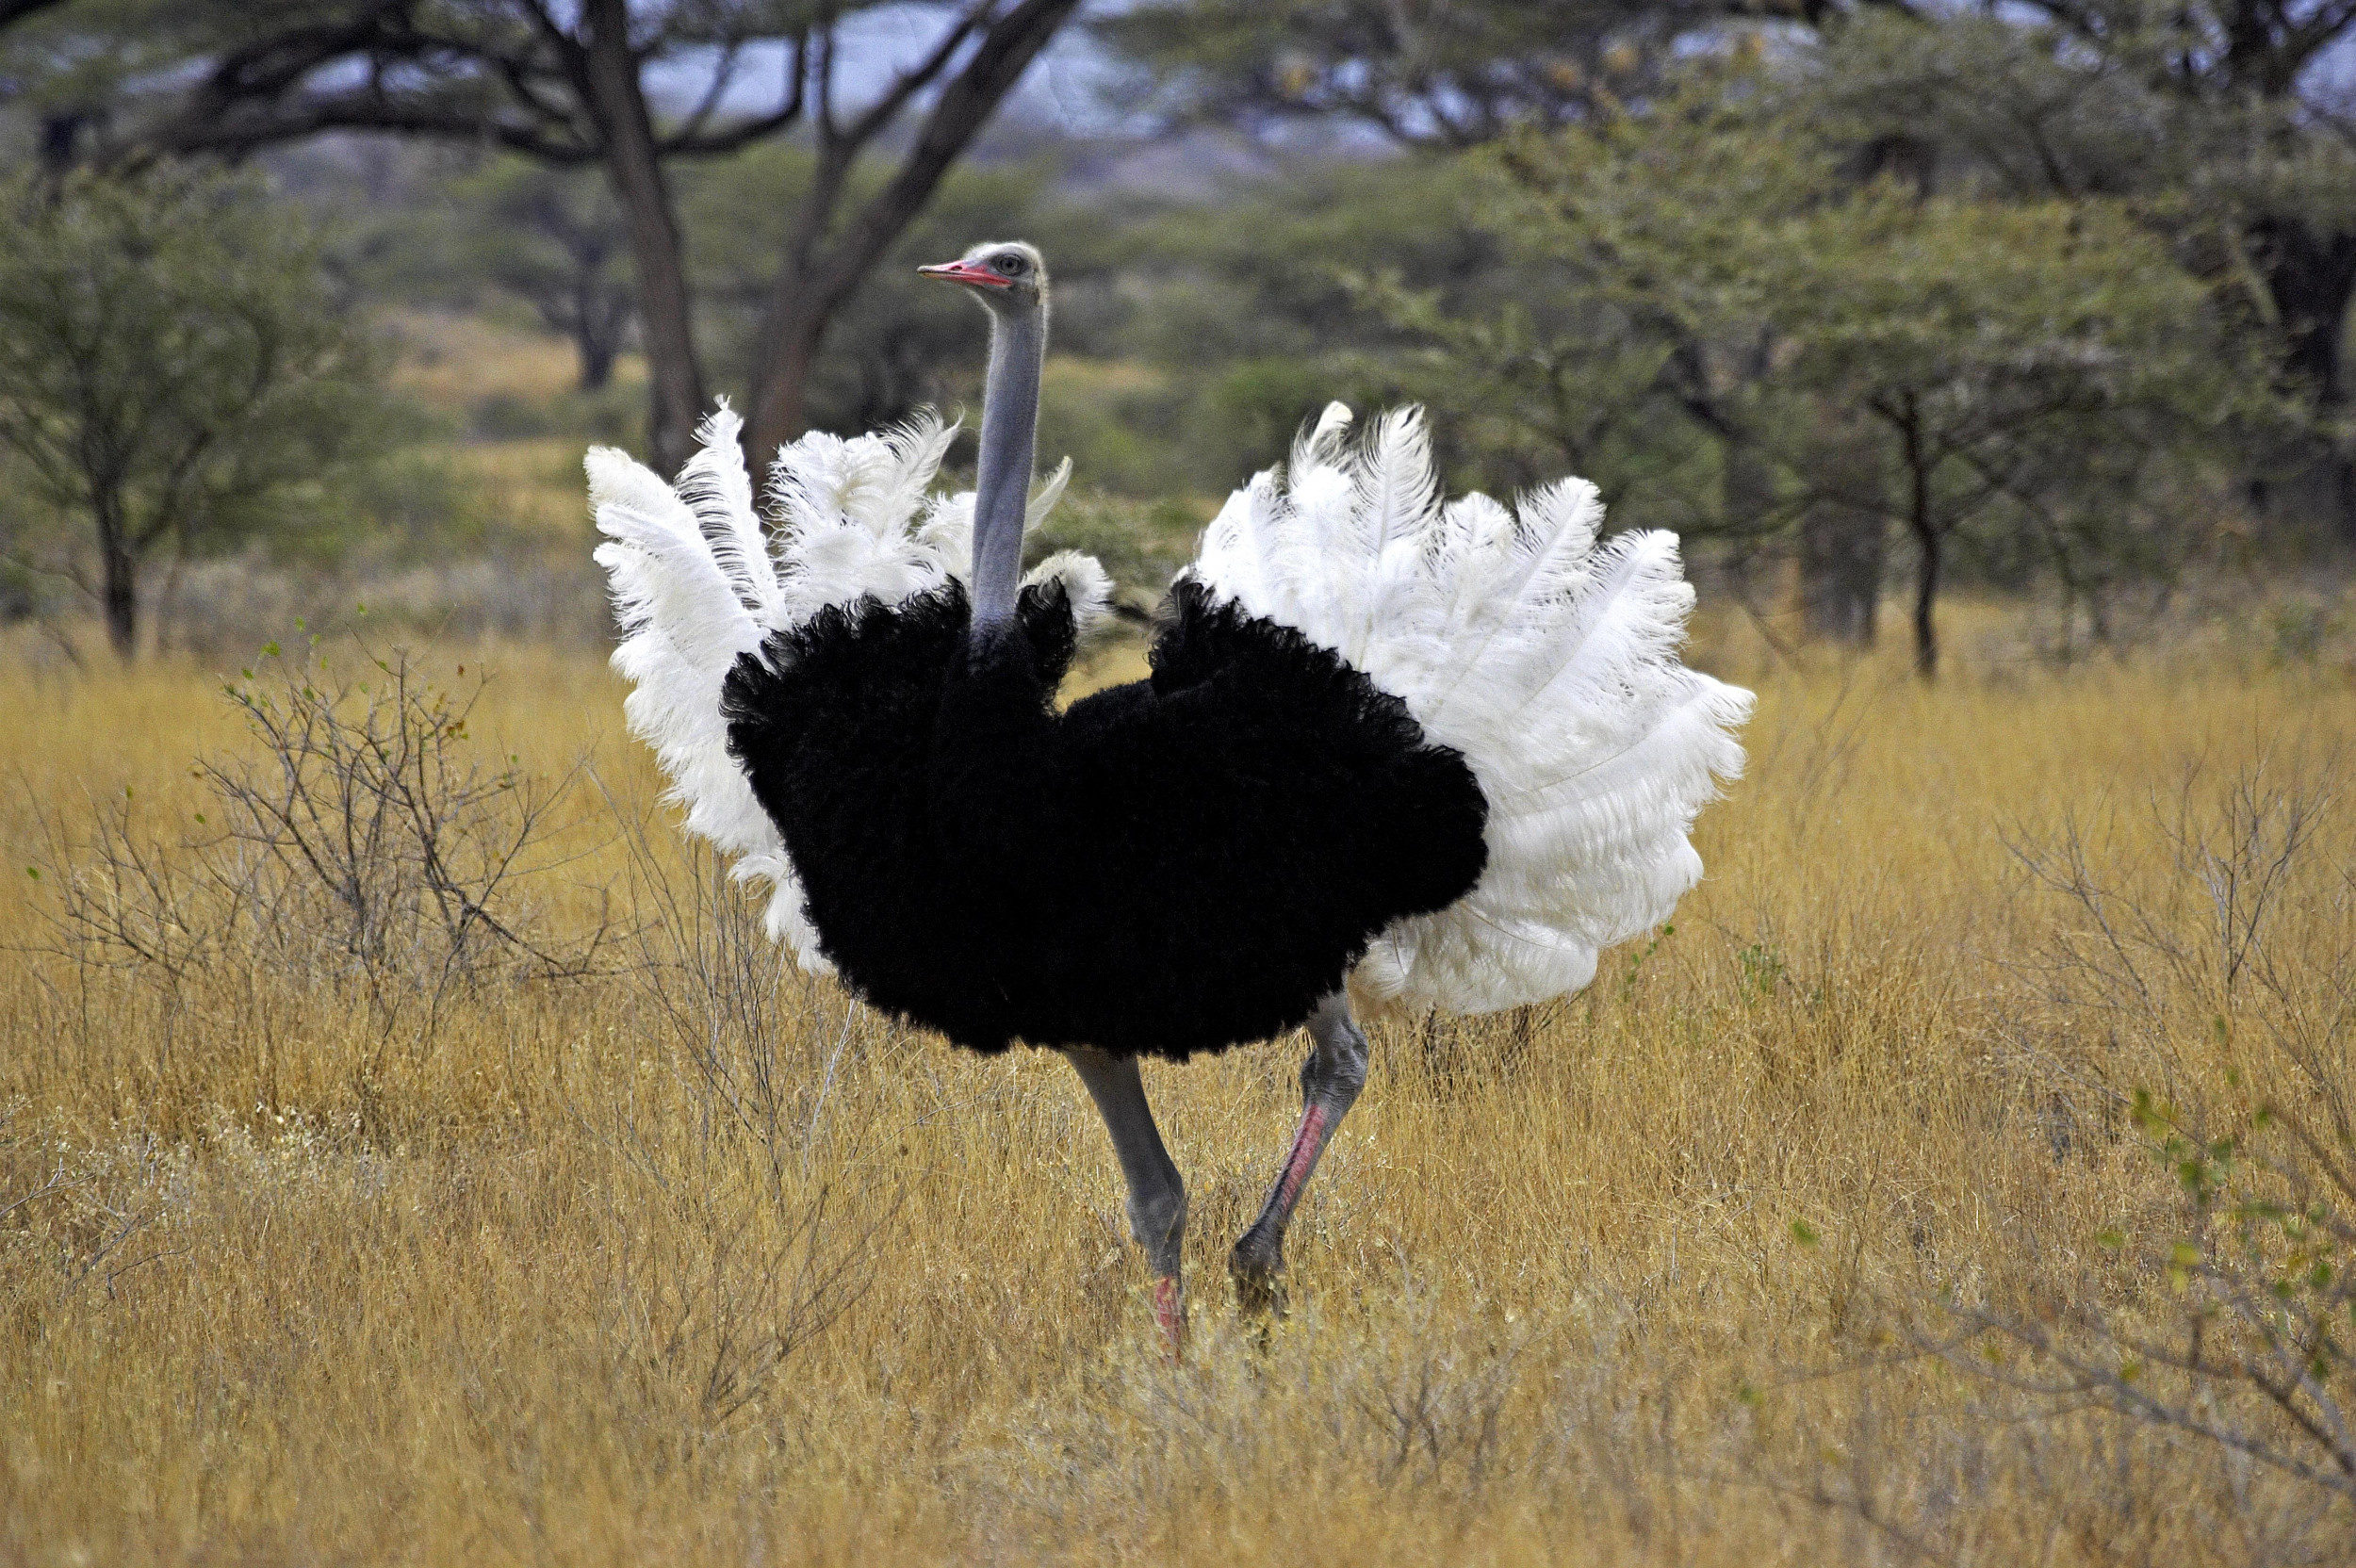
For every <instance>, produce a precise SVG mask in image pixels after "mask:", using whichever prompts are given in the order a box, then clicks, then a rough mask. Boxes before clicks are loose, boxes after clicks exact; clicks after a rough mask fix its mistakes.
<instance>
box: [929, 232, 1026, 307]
mask: <svg viewBox="0 0 2356 1568" xmlns="http://www.w3.org/2000/svg"><path fill="white" fill-rule="evenodd" d="M917 272H918V273H919V274H920V275H922V276H924V277H927V278H938V279H939V280H940V281H941V282H942V283H954V284H961V285H963V286H964V287H965V289H966V291H967V292H969V293H971V294H972V295H973V298H975V299H976V300H978V301H980V302H982V304H983V305H984V306H985V307H986V308H987V309H988V310H989V311H990V315H991V316H993V317H996V318H1000V319H1004V318H1005V317H1007V316H1009V315H1030V314H1032V313H1038V314H1041V315H1044V314H1045V312H1046V310H1047V263H1046V262H1044V261H1042V260H1041V259H1039V252H1038V250H1037V249H1035V248H1034V247H1032V246H1029V245H1025V244H1024V243H1023V241H1021V240H1019V239H1004V240H1002V239H991V240H985V241H984V242H982V243H981V244H979V245H976V246H974V247H973V249H972V250H970V251H968V252H966V253H965V254H964V255H962V256H960V257H958V258H957V260H956V261H952V262H945V263H943V264H942V265H941V266H939V267H920V268H918V269H917Z"/></svg>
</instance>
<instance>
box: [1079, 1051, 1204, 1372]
mask: <svg viewBox="0 0 2356 1568" xmlns="http://www.w3.org/2000/svg"><path fill="white" fill-rule="evenodd" d="M1064 1055H1065V1057H1066V1058H1067V1059H1069V1060H1070V1061H1071V1063H1072V1067H1073V1068H1075V1069H1076V1070H1078V1071H1079V1074H1080V1082H1081V1083H1083V1084H1086V1085H1087V1086H1088V1098H1089V1099H1091V1100H1093V1101H1095V1102H1096V1109H1097V1113H1098V1114H1099V1115H1101V1116H1102V1117H1104V1130H1105V1131H1106V1132H1108V1133H1110V1134H1111V1135H1112V1137H1113V1153H1114V1154H1115V1155H1116V1156H1117V1157H1118V1158H1119V1159H1120V1161H1121V1176H1122V1177H1123V1178H1124V1179H1125V1180H1126V1181H1127V1182H1128V1184H1129V1233H1130V1234H1131V1235H1132V1236H1135V1237H1136V1238H1137V1245H1138V1246H1140V1247H1142V1248H1144V1249H1145V1259H1146V1262H1147V1263H1148V1264H1149V1265H1151V1266H1152V1267H1153V1322H1154V1324H1155V1326H1156V1327H1158V1328H1159V1329H1160V1330H1161V1331H1162V1337H1163V1339H1164V1340H1165V1341H1166V1342H1167V1343H1168V1344H1169V1346H1170V1356H1171V1358H1172V1359H1175V1358H1176V1357H1177V1356H1178V1354H1179V1352H1180V1351H1181V1350H1182V1349H1183V1348H1185V1345H1186V1292H1185V1288H1184V1286H1183V1285H1182V1283H1181V1282H1180V1280H1179V1274H1178V1265H1179V1258H1180V1254H1181V1253H1182V1252H1183V1251H1184V1250H1185V1242H1186V1183H1185V1182H1184V1181H1182V1180H1180V1178H1179V1175H1178V1167H1177V1166H1176V1165H1175V1164H1173V1163H1172V1162H1171V1160H1170V1151H1169V1150H1167V1149H1165V1148H1163V1147H1162V1135H1161V1131H1160V1129H1158V1128H1156V1127H1155V1126H1154V1125H1153V1109H1152V1107H1150V1106H1148V1105H1147V1104H1146V1103H1145V1084H1144V1082H1143V1081H1142V1080H1141V1079H1140V1078H1138V1076H1137V1058H1136V1057H1134V1056H1108V1055H1106V1054H1104V1052H1102V1051H1094V1050H1088V1049H1085V1048H1084V1049H1079V1050H1073V1051H1067V1052H1065V1053H1064Z"/></svg>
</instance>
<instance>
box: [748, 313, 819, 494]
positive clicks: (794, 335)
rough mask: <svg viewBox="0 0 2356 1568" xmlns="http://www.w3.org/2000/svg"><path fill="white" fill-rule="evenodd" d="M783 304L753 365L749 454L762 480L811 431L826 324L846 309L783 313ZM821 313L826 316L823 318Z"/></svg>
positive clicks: (768, 320)
mask: <svg viewBox="0 0 2356 1568" xmlns="http://www.w3.org/2000/svg"><path fill="white" fill-rule="evenodd" d="M780 292H782V291H780ZM780 304H781V302H778V301H773V302H772V303H771V306H770V309H769V310H768V312H767V313H766V314H765V315H764V316H763V317H762V319H761V335H760V336H759V337H758V338H757V339H756V340H755V343H756V353H757V354H758V356H759V357H758V358H757V359H756V360H755V361H754V365H753V412H752V417H751V418H750V419H748V420H746V421H745V424H744V454H745V458H746V460H747V461H748V462H749V463H750V465H751V466H752V471H753V472H754V473H755V474H759V475H766V474H767V473H768V472H769V465H770V464H772V463H774V462H776V461H777V449H778V448H779V447H782V446H784V445H785V444H786V443H787V442H789V441H791V440H793V439H794V437H795V436H797V435H799V434H801V433H802V432H803V431H804V430H806V429H808V428H809V415H808V409H809V398H810V372H811V370H813V369H814V368H816V367H817V362H818V349H819V345H820V344H821V343H823V342H824V341H825V339H826V323H827V321H828V320H830V319H833V316H834V313H835V311H836V310H837V309H839V308H840V306H839V304H837V303H835V302H823V303H822V302H819V301H817V300H815V299H809V300H805V301H803V302H797V303H796V304H793V305H785V306H784V307H783V308H780ZM819 310H823V311H824V312H825V314H824V315H819V314H817V312H818V311H819Z"/></svg>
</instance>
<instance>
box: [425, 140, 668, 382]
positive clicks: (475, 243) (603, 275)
mask: <svg viewBox="0 0 2356 1568" xmlns="http://www.w3.org/2000/svg"><path fill="white" fill-rule="evenodd" d="M457 194H458V199H459V212H460V216H459V220H458V221H460V222H461V223H463V224H465V225H466V231H467V232H466V237H465V239H464V243H465V244H466V249H467V250H468V251H469V252H471V253H472V256H473V259H474V261H475V263H476V265H478V266H479V267H480V269H481V270H482V272H483V275H485V276H488V277H489V278H490V279H491V280H492V281H493V282H494V283H496V284H498V285H499V286H500V287H501V288H503V289H506V290H507V291H508V292H509V293H511V294H514V295H515V296H516V297H517V298H519V299H521V300H522V301H523V302H525V303H527V304H529V305H531V306H532V309H533V310H534V311H536V312H538V313H539V317H540V319H541V321H542V323H543V324H545V325H546V326H547V327H548V330H549V331H550V332H557V333H562V334H564V335H565V336H566V337H569V338H571V339H572V341H573V348H574V351H575V352H576V353H577V355H578V356H579V359H580V363H581V390H583V391H585V392H595V391H597V389H598V388H600V387H602V386H604V385H605V384H606V383H607V382H609V381H611V380H612V379H613V376H614V360H615V358H616V357H617V356H619V354H620V353H621V351H622V344H623V339H624V337H625V336H626V335H627V334H628V333H629V331H630V321H631V319H632V317H633V316H634V315H635V313H636V309H637V290H636V289H635V288H634V287H633V286H632V281H631V278H630V270H629V266H628V252H629V237H628V236H627V235H626V234H625V232H624V229H623V224H622V218H621V212H620V210H619V209H618V208H617V207H616V206H615V205H614V197H613V192H612V191H611V190H610V189H608V188H605V187H604V185H603V184H602V183H601V182H598V181H597V180H596V179H595V178H594V177H593V176H591V175H589V174H588V173H586V172H583V171H580V170H570V169H553V168H549V167H548V166H547V165H545V164H532V163H526V162H521V161H517V160H507V159H502V160H500V161H499V162H498V163H496V164H494V165H492V166H491V167H490V168H487V169H484V170H483V171H482V172H479V173H477V174H475V175H473V176H472V177H470V178H468V179H467V180H466V181H465V182H463V183H462V185H461V186H460V188H459V190H458V193H457ZM481 219H488V220H489V221H488V222H487V223H486V222H482V221H479V220H481Z"/></svg>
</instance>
